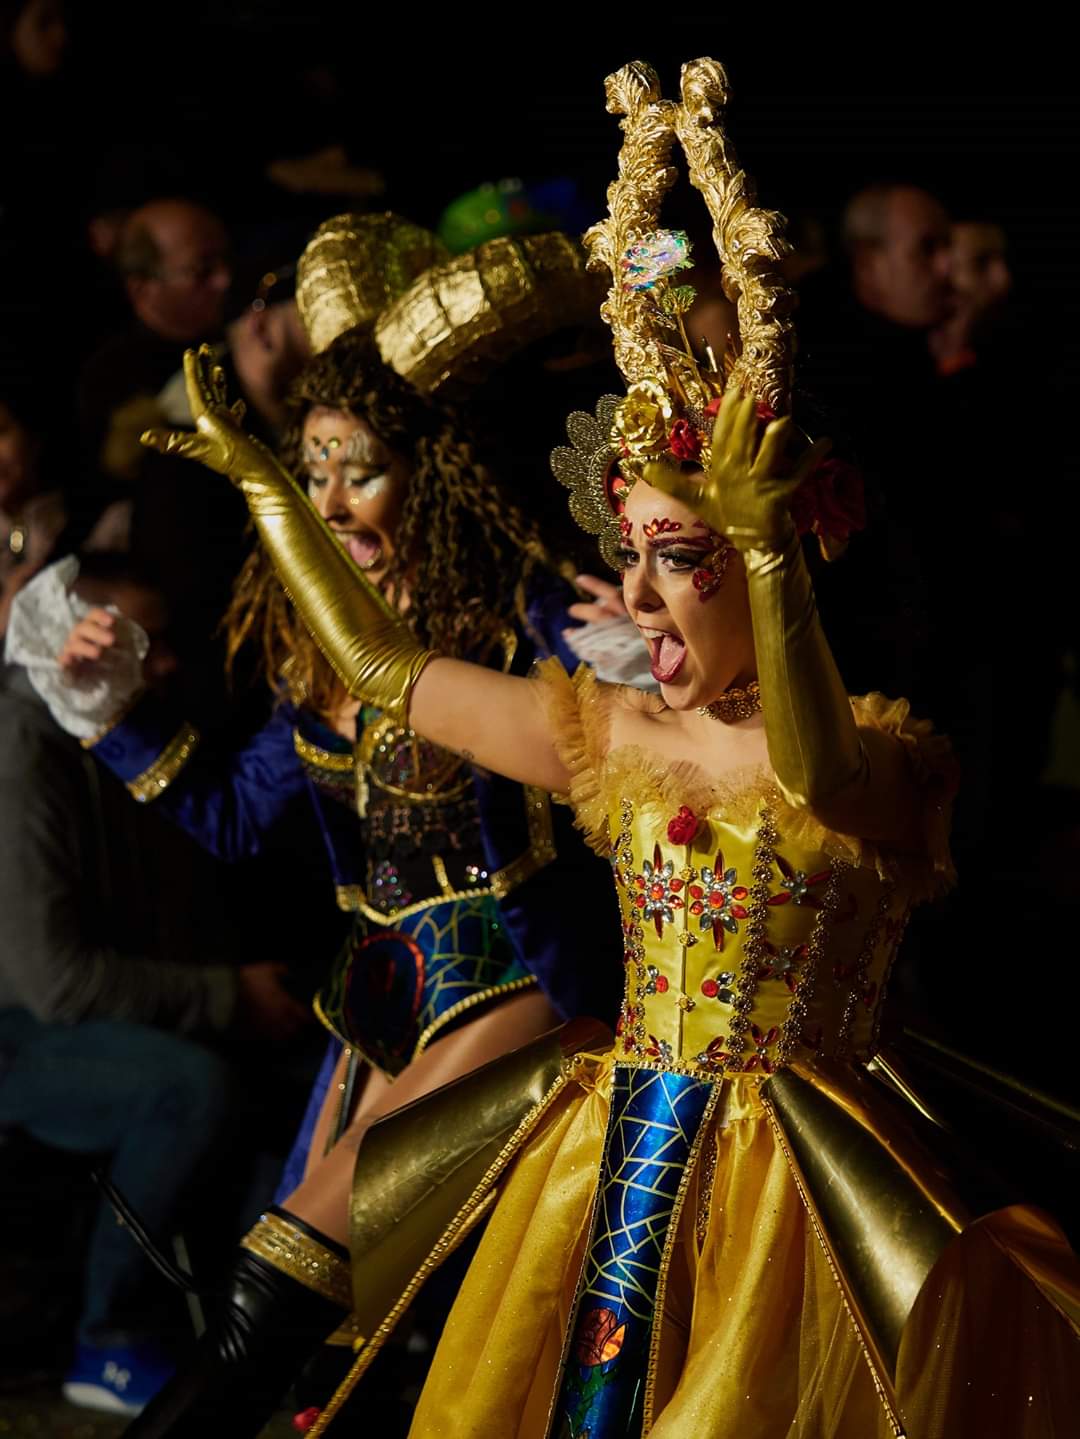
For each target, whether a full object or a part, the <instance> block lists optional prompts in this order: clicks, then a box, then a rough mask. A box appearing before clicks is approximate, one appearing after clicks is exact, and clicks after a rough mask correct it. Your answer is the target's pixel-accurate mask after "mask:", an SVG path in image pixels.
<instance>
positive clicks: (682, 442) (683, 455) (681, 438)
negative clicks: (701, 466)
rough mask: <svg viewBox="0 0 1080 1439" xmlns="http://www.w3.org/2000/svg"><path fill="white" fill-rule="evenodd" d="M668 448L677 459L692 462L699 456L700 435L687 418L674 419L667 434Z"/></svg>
mask: <svg viewBox="0 0 1080 1439" xmlns="http://www.w3.org/2000/svg"><path fill="white" fill-rule="evenodd" d="M668 449H669V450H670V451H671V453H672V454H673V455H674V456H675V458H676V459H677V460H685V461H686V462H687V464H693V463H694V461H695V460H698V459H700V458H701V436H700V435H699V434H698V432H697V430H695V429H694V427H693V425H692V424H691V423H690V421H689V420H676V421H675V423H674V424H673V425H672V427H671V433H670V434H669V435H668Z"/></svg>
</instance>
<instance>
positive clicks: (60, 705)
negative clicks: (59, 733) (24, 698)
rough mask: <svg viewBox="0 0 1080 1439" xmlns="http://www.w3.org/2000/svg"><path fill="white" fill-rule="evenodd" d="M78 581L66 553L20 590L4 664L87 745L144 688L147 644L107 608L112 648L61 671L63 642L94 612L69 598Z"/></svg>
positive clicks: (138, 630) (111, 607) (72, 561)
mask: <svg viewBox="0 0 1080 1439" xmlns="http://www.w3.org/2000/svg"><path fill="white" fill-rule="evenodd" d="M78 575H79V562H78V560H77V559H76V558H75V557H74V555H69V556H68V557H67V558H66V559H63V560H60V561H58V563H56V564H55V565H49V567H48V568H47V569H44V570H42V571H41V573H40V574H38V575H35V576H34V578H33V579H32V580H31V581H30V583H29V584H27V585H24V586H23V588H22V589H21V590H20V591H19V592H18V594H17V595H16V596H15V598H14V600H13V601H12V604H11V617H10V619H9V621H8V630H7V645H6V651H5V653H6V658H7V661H8V663H9V664H16V665H22V666H23V667H24V668H25V670H26V673H27V676H28V678H29V680H30V683H31V684H32V685H33V686H34V689H35V690H37V692H38V694H39V695H40V696H41V698H42V699H43V700H44V701H45V703H46V704H47V705H48V707H49V709H50V711H51V713H52V716H53V719H55V720H56V722H57V724H58V725H59V726H60V728H61V729H64V730H67V732H68V734H73V735H75V736H76V738H77V739H93V737H94V736H95V735H96V734H99V733H100V732H101V730H103V729H105V728H106V727H107V726H108V725H109V724H110V723H111V722H112V721H113V720H114V719H115V718H116V716H117V715H118V714H119V713H120V711H121V710H122V709H123V708H124V707H125V705H127V704H128V703H130V701H131V700H132V699H133V698H134V697H135V695H136V694H138V692H139V690H141V689H142V687H143V673H142V662H143V660H144V659H145V658H146V652H147V650H148V649H149V648H150V640H149V638H148V637H147V634H146V631H145V630H144V629H143V628H142V626H141V625H137V624H136V623H135V621H134V620H129V619H128V618H127V617H126V616H125V615H122V614H120V612H119V610H117V608H116V607H115V605H108V606H107V607H106V608H107V609H108V611H109V613H110V614H112V615H115V616H116V625H115V628H114V634H115V636H116V640H115V643H114V644H113V645H111V646H110V648H109V649H107V650H105V651H104V653H103V654H102V656H101V659H100V660H97V661H95V662H94V663H93V664H87V665H82V666H77V667H76V668H75V669H73V670H64V669H61V668H60V665H59V664H58V663H57V655H59V653H60V651H61V650H62V649H63V647H64V641H65V640H66V639H67V637H68V635H69V634H70V633H71V630H72V628H73V627H74V625H75V624H76V623H77V622H78V621H79V620H81V619H84V618H85V617H86V616H87V615H88V614H89V613H90V611H91V610H92V609H94V608H95V606H94V605H90V604H87V602H86V601H85V600H83V599H80V598H79V596H78V595H77V594H74V593H73V592H72V590H71V588H70V587H71V586H72V585H73V584H74V583H75V581H76V579H77V578H78Z"/></svg>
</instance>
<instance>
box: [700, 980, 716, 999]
mask: <svg viewBox="0 0 1080 1439" xmlns="http://www.w3.org/2000/svg"><path fill="white" fill-rule="evenodd" d="M719 988H720V986H719V985H718V984H717V982H716V980H715V979H703V980H702V981H701V992H702V994H704V995H707V996H708V998H709V999H715V998H716V993H717V990H718V989H719Z"/></svg>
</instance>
